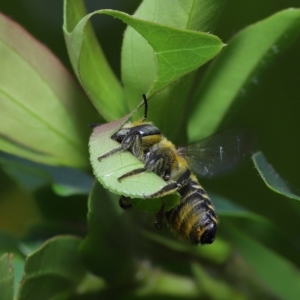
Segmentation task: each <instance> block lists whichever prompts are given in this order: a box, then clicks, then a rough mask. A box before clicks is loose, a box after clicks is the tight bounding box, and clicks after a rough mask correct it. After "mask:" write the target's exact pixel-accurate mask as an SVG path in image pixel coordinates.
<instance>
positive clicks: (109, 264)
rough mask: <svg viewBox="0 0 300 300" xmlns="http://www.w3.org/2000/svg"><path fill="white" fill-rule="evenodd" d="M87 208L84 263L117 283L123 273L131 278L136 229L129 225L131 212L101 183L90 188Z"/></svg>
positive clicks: (83, 251) (83, 245) (81, 248)
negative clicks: (120, 204)
mask: <svg viewBox="0 0 300 300" xmlns="http://www.w3.org/2000/svg"><path fill="white" fill-rule="evenodd" d="M88 209H89V212H88V229H89V230H88V235H87V237H86V238H85V239H84V240H83V242H82V244H81V247H80V252H81V254H82V256H83V259H84V260H85V263H86V264H87V265H88V267H89V269H90V270H91V271H92V272H93V273H95V274H97V275H99V276H101V277H103V278H104V279H105V280H107V281H108V282H113V283H116V281H118V280H119V279H120V277H122V276H125V278H128V279H129V278H130V276H132V275H133V273H132V272H133V270H134V269H135V266H134V263H133V260H132V246H133V245H134V242H133V240H134V239H135V237H136V235H135V232H136V230H137V229H136V228H132V227H131V226H130V222H129V220H128V217H129V214H128V212H125V211H123V210H122V209H121V208H120V206H119V204H118V201H117V197H116V196H115V195H113V194H111V193H109V192H108V191H107V190H105V189H103V187H102V186H101V185H100V184H99V183H98V182H95V185H94V187H93V189H92V190H91V193H90V196H89V202H88ZM123 213H124V217H123V216H122V214H123ZM120 216H122V217H123V218H120ZM120 249H122V250H121V252H120ZM120 253H121V255H120Z"/></svg>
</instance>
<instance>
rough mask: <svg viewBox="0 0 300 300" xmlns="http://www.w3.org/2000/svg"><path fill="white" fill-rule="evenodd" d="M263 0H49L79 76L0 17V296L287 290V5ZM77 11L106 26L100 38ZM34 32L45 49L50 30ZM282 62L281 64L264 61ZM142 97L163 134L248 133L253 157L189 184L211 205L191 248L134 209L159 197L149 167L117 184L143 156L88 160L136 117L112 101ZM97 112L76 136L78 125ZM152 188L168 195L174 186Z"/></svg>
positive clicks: (133, 103)
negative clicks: (202, 240)
mask: <svg viewBox="0 0 300 300" xmlns="http://www.w3.org/2000/svg"><path fill="white" fill-rule="evenodd" d="M125 2H126V3H125ZM128 3H131V1H128ZM128 3H127V1H123V2H122V1H121V2H120V3H119V4H120V6H121V5H124V7H125V6H126V5H128ZM274 3H275V4H274ZM274 3H273V2H272V5H271V4H270V5H269V6H268V8H267V5H266V6H265V5H262V4H261V5H260V6H259V7H257V6H255V4H254V3H252V2H251V3H250V2H249V3H248V4H247V5H248V6H247V5H246V4H243V5H246V6H247V9H248V10H249V11H243V10H242V9H241V7H240V5H242V4H240V2H238V1H236V2H234V1H232V2H230V3H228V4H227V6H226V5H225V1H222V0H208V1H207V0H206V1H204V0H203V1H202V0H200V1H193V0H187V1H186V0H180V1H167V0H144V1H143V2H142V3H141V4H140V6H139V7H138V9H137V10H136V12H135V13H133V14H132V12H131V14H132V15H131V14H128V13H125V12H120V11H117V10H111V9H101V10H99V7H96V9H97V10H95V11H94V12H92V13H87V10H86V8H85V5H84V2H83V1H81V0H65V1H64V6H63V11H62V7H61V12H60V15H63V16H64V23H63V34H64V38H65V42H66V48H67V51H68V55H69V59H70V62H71V66H72V68H73V71H74V74H75V76H76V77H77V79H78V81H79V84H80V85H81V87H80V86H79V85H78V84H77V83H76V82H75V80H74V79H73V77H72V76H71V75H70V74H69V72H68V71H67V70H66V68H65V67H64V66H63V64H62V63H61V62H60V61H59V60H58V59H57V58H56V57H55V56H54V55H53V54H52V53H51V52H50V51H49V50H48V49H47V48H46V47H45V46H44V45H43V44H42V43H40V42H38V41H37V40H36V39H35V38H33V37H32V36H31V35H30V34H29V33H28V32H27V31H25V30H24V29H23V28H22V27H20V26H19V25H18V24H17V23H16V22H14V21H12V20H10V19H8V18H7V17H5V16H4V15H0V50H1V51H0V53H1V57H0V69H1V72H0V79H1V80H0V150H1V152H0V164H1V172H0V182H1V191H0V195H1V199H0V251H1V255H2V254H3V253H6V254H3V255H2V256H1V259H0V277H1V278H0V299H1V300H2V299H4V300H6V299H22V300H23V299H24V300H25V299H78V300H79V299H142V298H147V299H179V298H180V299H199V298H204V299H233V300H235V299H275V298H276V299H277V298H282V299H283V298H286V299H298V297H299V293H300V290H299V286H300V275H299V267H300V263H299V259H298V257H299V255H298V253H299V248H300V242H299V233H298V232H299V226H300V223H299V214H300V210H299V207H298V203H299V202H298V201H294V200H299V196H298V194H299V193H297V192H294V189H293V188H291V185H290V184H289V183H287V182H286V180H285V179H283V178H282V177H281V176H280V175H279V173H280V174H281V173H282V174H285V175H284V177H287V179H288V180H289V181H293V178H295V177H297V176H295V175H297V174H298V169H299V166H298V165H297V161H298V160H297V157H298V156H297V154H298V151H297V149H299V147H300V144H299V142H298V140H297V139H295V137H296V136H297V134H298V129H297V128H299V121H298V119H299V118H298V116H297V114H296V112H297V111H299V109H300V107H299V103H298V102H299V101H293V99H292V98H293V97H295V96H294V94H295V91H296V92H297V93H298V95H299V94H300V91H299V85H297V84H290V85H288V84H289V83H290V82H292V83H293V82H294V83H297V80H298V78H299V76H300V74H299V73H297V71H298V69H300V67H299V68H297V69H296V71H295V70H294V69H292V67H293V66H294V65H296V64H298V63H299V59H298V56H299V51H298V52H297V50H295V47H294V45H293V42H295V41H296V40H297V38H298V37H299V33H300V26H299V25H300V10H299V9H296V8H287V7H288V5H291V3H287V4H285V5H286V6H283V4H281V5H279V4H278V3H277V4H278V5H276V1H274ZM133 4H134V3H133V2H132V5H133ZM1 5H3V6H4V4H1ZM27 5H29V4H27ZM45 5H46V4H45ZM47 5H54V4H52V3H51V4H47ZM60 5H61V3H60ZM97 5H99V3H98V2H97ZM1 10H2V9H1ZM125 10H126V8H125ZM2 11H4V12H5V11H6V9H3V10H2ZM24 11H27V10H24ZM250 12H251V13H250ZM47 14H48V11H47ZM56 14H58V13H57V12H56ZM7 15H12V16H14V13H12V12H9V11H7ZM56 16H57V15H56ZM233 16H234V18H233ZM35 17H36V16H35ZM92 17H93V18H92ZM111 17H114V18H116V20H113V23H109V28H105V27H104V26H105V24H106V23H105V22H103V20H110V19H109V18H111ZM24 18H25V19H26V16H25V17H24ZM14 19H17V18H15V17H14ZM27 19H28V20H30V19H32V18H29V17H28V18H27ZM41 19H42V18H40V20H41ZM91 19H92V20H93V21H95V24H94V25H95V26H97V21H100V22H102V23H101V26H102V27H101V28H100V29H99V30H97V31H99V32H100V33H106V32H107V34H108V35H107V36H106V38H105V39H102V40H101V46H100V44H99V42H98V40H97V36H96V33H95V32H94V30H93V27H92V25H91V22H90V21H91ZM111 19H112V18H111ZM117 19H118V20H117ZM120 20H121V21H122V22H123V23H125V24H126V25H128V27H127V28H126V30H125V33H124V37H123V44H122V48H121V49H120V48H118V50H119V51H120V52H121V62H120V65H121V75H120V80H119V79H118V75H116V74H117V73H116V72H115V70H113V69H112V67H111V65H113V64H112V63H111V62H110V63H109V60H107V58H106V57H109V58H110V59H111V60H112V59H113V60H114V61H116V60H117V61H118V60H119V58H118V57H116V56H114V57H111V55H113V54H114V53H116V52H114V51H115V47H119V46H116V45H118V43H117V42H118V41H119V40H120V39H121V38H122V34H121V33H120V34H119V36H117V35H114V34H113V33H112V32H114V31H113V26H114V25H113V24H116V23H117V22H120ZM34 21H35V19H34ZM38 22H39V21H37V22H36V23H37V24H38ZM107 22H111V20H110V21H107ZM122 22H120V24H123V23H122ZM25 23H26V22H25ZM229 24H233V25H229ZM245 24H247V25H248V24H250V25H248V26H246V25H245ZM44 25H45V23H42V24H38V26H37V25H36V24H35V26H34V28H32V30H33V31H34V30H38V29H42V28H43V26H44ZM123 25H124V24H123ZM28 26H29V25H28ZM60 26H61V24H60ZM121 26H122V25H121ZM230 26H234V27H230ZM51 30H52V28H51ZM53 30H54V29H53ZM122 30H124V27H122ZM211 32H212V33H214V34H211ZM233 32H234V34H233ZM59 33H60V36H61V35H62V32H61V29H59ZM35 35H37V36H39V34H38V31H36V32H35ZM229 35H230V36H231V38H230V39H228V38H227V37H228V36H229ZM39 38H40V39H41V40H42V41H43V43H46V44H47V45H49V46H50V47H53V48H54V49H55V46H53V45H57V44H58V42H57V41H58V40H59V39H58V38H57V36H55V35H53V38H54V40H53V44H52V42H51V34H45V35H42V36H39ZM48 38H49V40H48ZM221 40H222V41H221ZM227 40H228V41H227ZM115 42H116V43H115ZM224 42H225V43H226V44H227V45H226V47H224V48H223V46H224ZM297 45H298V46H299V43H298V44H297ZM102 47H103V49H104V50H102ZM107 49H108V50H109V51H107ZM284 51H286V53H284ZM289 51H290V52H289ZM292 51H295V52H292ZM104 53H105V54H104ZM295 53H296V54H295ZM279 54H280V55H281V58H280V56H279ZM59 56H60V58H62V59H63V57H64V55H63V54H61V53H60V54H59ZM214 57H215V58H214ZM277 58H278V60H277V62H276V63H275V64H273V65H272V63H274V62H275V59H277ZM212 59H213V60H212ZM280 59H281V60H280ZM210 60H212V62H209V61H210ZM290 61H291V62H290ZM207 62H209V63H208V64H207ZM288 62H290V70H291V71H286V72H284V73H285V74H282V73H283V72H282V71H281V69H277V70H276V71H275V72H274V71H273V69H270V70H271V71H270V72H269V73H268V71H267V68H276V64H280V63H281V65H280V66H281V67H280V68H283V67H284V66H285V65H286V64H288ZM65 63H66V64H68V62H65ZM204 64H206V65H205V66H204V67H202V68H200V67H201V66H203V65H204ZM271 65H272V66H271ZM199 68H200V69H199ZM263 72H267V73H266V74H267V75H265V76H266V77H263V75H262V73H263ZM292 72H294V73H292ZM272 76H278V77H276V78H277V80H279V81H280V85H279V84H276V83H273V77H272ZM268 78H272V79H270V81H271V82H270V84H268V82H267V81H268ZM278 78H279V79H278ZM277 86H280V90H279V89H277ZM253 87H257V89H256V91H253V92H252V93H251V94H250V93H249V90H250V88H253ZM297 88H298V90H297ZM82 89H83V90H82ZM293 89H295V90H293ZM290 90H291V91H290ZM281 91H282V93H283V94H280V92H281ZM255 93H256V94H255ZM142 94H147V96H148V98H149V99H150V102H149V116H148V118H149V120H150V121H153V122H154V123H155V125H156V126H158V127H159V128H160V129H161V130H162V132H163V133H164V134H165V135H166V136H167V137H168V138H169V139H170V140H172V141H173V142H174V144H176V145H179V144H181V143H186V142H190V141H193V140H199V139H200V138H202V137H204V136H207V135H209V134H211V133H213V132H215V131H216V130H218V129H219V128H221V127H225V126H226V127H233V126H236V125H238V126H240V125H242V126H244V125H245V126H246V127H250V129H251V128H253V129H254V131H257V135H258V140H259V147H260V149H262V151H263V152H264V153H265V155H264V154H263V153H262V152H256V153H254V154H253V156H252V160H253V162H254V167H255V168H256V169H254V167H253V164H252V165H250V159H247V163H246V164H245V167H244V169H242V170H240V171H237V172H236V173H233V174H230V175H228V176H227V177H225V178H219V179H216V180H215V181H213V180H212V181H203V185H204V187H205V188H207V189H208V192H209V195H210V196H211V199H212V202H213V203H214V205H215V206H216V210H217V212H218V215H219V217H220V225H219V232H218V237H217V240H216V241H215V242H214V243H213V244H212V245H209V246H206V247H201V246H198V247H191V246H190V245H187V244H185V243H183V242H181V241H178V240H177V239H176V238H175V237H173V236H172V235H171V234H170V232H169V231H168V229H167V228H164V229H163V230H162V231H160V232H157V231H155V230H154V229H153V226H152V224H151V214H149V212H151V213H155V212H157V210H158V209H159V207H160V206H161V201H162V199H161V198H158V199H147V200H145V199H143V197H144V196H145V195H149V194H151V193H153V192H156V191H157V190H159V189H160V188H161V187H162V186H164V185H165V184H166V183H165V182H164V181H163V180H162V179H161V178H159V177H157V176H156V175H154V174H151V173H141V174H139V175H136V176H134V177H131V178H130V177H129V178H126V180H123V181H121V182H119V181H118V180H117V178H118V177H119V176H121V175H123V174H124V173H126V172H128V171H129V170H132V169H135V168H139V167H142V166H143V165H142V164H141V162H139V161H138V160H137V159H136V158H135V157H133V156H132V155H131V154H130V153H129V152H123V153H117V154H115V155H113V156H110V157H108V158H105V159H103V160H101V161H99V160H98V157H99V156H101V155H103V154H105V153H107V152H109V151H111V150H112V149H114V148H116V147H118V143H117V142H115V141H113V140H111V138H110V136H111V134H112V133H113V132H115V131H116V130H117V129H118V128H120V127H121V126H122V124H124V122H126V121H127V120H128V118H130V117H131V119H137V118H138V117H139V115H140V114H141V111H142V110H136V111H134V113H133V114H128V113H130V112H132V111H133V109H134V108H136V107H137V106H138V104H139V103H140V102H141V96H142ZM277 94H279V95H277ZM250 98H251V101H250ZM283 98H284V101H283ZM290 99H291V100H290ZM264 101H265V102H264ZM238 109H239V110H238ZM237 112H239V113H237ZM99 114H100V115H99ZM126 114H128V115H126ZM293 114H296V115H295V117H294V115H293ZM104 120H105V121H104ZM106 121H107V122H109V123H106V124H103V125H101V126H96V127H94V128H93V132H92V134H91V131H92V130H91V129H90V128H89V127H88V124H89V123H96V122H103V123H105V122H106ZM89 137H90V140H89V145H88V139H89ZM88 148H89V152H90V164H91V167H92V170H91V168H90V164H89V154H88ZM288 151H290V152H288ZM267 158H268V159H267ZM245 160H246V159H245ZM269 161H271V162H272V165H274V168H276V170H278V171H279V173H277V172H276V171H275V170H274V168H273V166H272V165H271V164H270V163H269ZM292 164H294V165H295V166H293V165H292ZM289 166H291V167H289ZM293 167H295V169H293ZM293 170H294V171H293ZM92 171H93V173H94V175H95V177H96V179H97V180H98V181H99V182H100V183H101V185H100V184H99V182H98V181H96V182H94V183H93V177H92ZM257 172H258V173H259V175H260V176H258V174H257ZM297 178H298V177H297ZM292 183H293V182H292ZM201 184H202V181H201ZM51 189H52V190H51ZM210 191H212V192H210ZM274 192H275V193H274ZM87 194H89V196H87ZM116 194H118V195H125V196H129V197H132V198H135V199H132V204H133V206H134V207H135V209H132V210H131V211H122V210H121V209H120V207H119V205H118V197H119V196H117V195H116ZM221 195H222V196H221ZM168 197H169V198H168V199H167V200H166V201H167V205H168V208H171V207H173V206H174V205H175V204H176V203H177V202H176V201H178V195H176V194H175V195H169V196H168ZM86 198H88V204H87V205H84V207H83V201H84V200H85V199H86ZM70 204H71V205H70ZM86 206H87V208H86ZM86 210H88V212H87V220H85V219H84V214H85V213H86ZM144 212H147V213H144ZM149 218H150V219H149ZM62 234H66V235H62ZM70 234H75V235H77V236H78V237H74V236H71V235H70ZM8 253H14V255H12V254H8ZM92 273H93V274H92ZM212 274H213V275H212ZM14 295H15V297H14Z"/></svg>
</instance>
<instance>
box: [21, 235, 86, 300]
mask: <svg viewBox="0 0 300 300" xmlns="http://www.w3.org/2000/svg"><path fill="white" fill-rule="evenodd" d="M79 243H80V239H79V238H76V237H73V236H60V237H55V238H53V239H50V240H48V241H47V242H46V243H45V244H44V245H42V247H41V248H39V249H38V250H36V251H35V252H33V253H32V254H31V255H29V256H28V259H27V262H26V265H25V276H24V278H23V280H22V282H21V286H20V290H19V294H18V300H27V299H31V300H40V299H65V298H68V296H69V295H71V293H72V292H73V290H74V288H75V287H76V286H77V285H78V284H79V283H80V281H81V280H82V279H83V278H84V276H85V275H86V269H85V267H84V266H83V263H82V261H81V258H80V256H79V253H78V246H79ZM33 291H34V293H33ZM62 296H64V297H62ZM59 297H61V298H59Z"/></svg>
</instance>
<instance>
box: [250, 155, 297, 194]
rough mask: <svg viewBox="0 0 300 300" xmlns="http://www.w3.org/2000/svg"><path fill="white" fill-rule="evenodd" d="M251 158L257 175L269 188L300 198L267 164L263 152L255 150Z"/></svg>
mask: <svg viewBox="0 0 300 300" xmlns="http://www.w3.org/2000/svg"><path fill="white" fill-rule="evenodd" d="M252 159H253V162H254V164H255V167H256V169H257V170H258V172H259V175H260V176H261V178H262V179H263V181H264V182H265V184H266V185H267V186H268V187H269V188H270V189H271V190H273V191H274V192H276V193H278V194H281V195H284V196H286V197H288V198H292V199H295V200H300V195H296V194H295V193H294V192H293V191H292V189H291V188H290V187H289V186H288V184H287V183H286V182H285V181H284V180H283V179H282V178H281V177H280V175H279V174H278V173H277V172H276V171H275V170H274V168H273V167H272V165H271V164H269V162H268V161H267V159H266V158H265V156H264V155H263V153H261V152H257V153H255V154H253V156H252Z"/></svg>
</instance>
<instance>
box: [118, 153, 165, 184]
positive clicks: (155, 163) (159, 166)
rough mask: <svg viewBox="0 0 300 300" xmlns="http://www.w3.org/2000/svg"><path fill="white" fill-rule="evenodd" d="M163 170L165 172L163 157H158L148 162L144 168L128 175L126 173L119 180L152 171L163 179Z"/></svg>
mask: <svg viewBox="0 0 300 300" xmlns="http://www.w3.org/2000/svg"><path fill="white" fill-rule="evenodd" d="M161 170H164V165H163V157H162V155H157V156H155V159H153V160H151V161H150V162H149V161H147V162H146V164H145V167H144V168H139V169H135V170H132V171H130V172H128V173H125V174H123V175H122V176H120V177H119V178H118V180H119V181H121V180H122V179H124V178H126V177H129V176H133V175H137V174H140V173H143V172H146V171H152V172H153V173H155V174H156V175H158V176H160V177H162V174H163V173H162V171H161Z"/></svg>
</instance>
